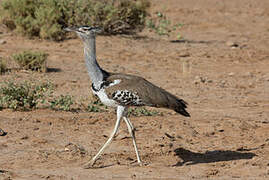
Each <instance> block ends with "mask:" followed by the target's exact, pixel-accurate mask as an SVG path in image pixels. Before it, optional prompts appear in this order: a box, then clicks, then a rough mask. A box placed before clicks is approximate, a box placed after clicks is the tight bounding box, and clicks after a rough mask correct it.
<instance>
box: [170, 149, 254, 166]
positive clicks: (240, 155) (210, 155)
mask: <svg viewBox="0 0 269 180" xmlns="http://www.w3.org/2000/svg"><path fill="white" fill-rule="evenodd" d="M174 152H175V153H176V156H178V157H179V158H180V159H182V160H183V162H182V161H179V162H177V163H176V164H175V165H174V166H183V165H194V164H199V163H212V162H221V161H232V160H239V159H252V158H253V157H254V156H256V154H254V153H251V152H238V151H230V150H215V151H206V152H205V153H196V152H192V151H190V150H186V149H184V148H177V149H175V150H174Z"/></svg>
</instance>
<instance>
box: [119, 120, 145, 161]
mask: <svg viewBox="0 0 269 180" xmlns="http://www.w3.org/2000/svg"><path fill="white" fill-rule="evenodd" d="M123 119H124V121H125V123H126V124H127V128H128V131H129V133H130V135H131V136H132V140H133V144H134V148H135V153H136V158H137V163H138V164H139V165H140V166H142V162H141V159H140V155H139V152H138V149H137V145H136V140H135V134H134V127H133V125H132V123H131V122H130V121H129V119H128V118H127V117H126V116H124V117H123Z"/></svg>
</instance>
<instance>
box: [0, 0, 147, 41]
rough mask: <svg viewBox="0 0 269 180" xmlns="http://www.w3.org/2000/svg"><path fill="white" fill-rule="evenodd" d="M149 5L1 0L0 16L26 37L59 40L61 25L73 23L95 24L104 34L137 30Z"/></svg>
mask: <svg viewBox="0 0 269 180" xmlns="http://www.w3.org/2000/svg"><path fill="white" fill-rule="evenodd" d="M149 6H150V3H149V1H148V0H136V1H133V0H107V1H105V0H101V1H100V0H3V1H2V10H0V12H1V14H0V15H1V16H0V17H2V18H1V20H2V22H3V23H4V24H6V25H7V27H9V28H10V29H14V30H15V31H16V32H19V33H22V34H25V35H27V36H29V37H34V36H36V37H40V38H44V39H52V40H62V39H64V38H65V37H66V33H65V32H63V31H62V28H63V27H66V26H73V25H97V26H100V27H102V28H103V30H104V33H106V34H120V33H127V34H130V33H135V32H137V31H141V30H142V29H143V28H144V26H145V18H146V16H147V9H148V7H149Z"/></svg>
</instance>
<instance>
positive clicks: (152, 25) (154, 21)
mask: <svg viewBox="0 0 269 180" xmlns="http://www.w3.org/2000/svg"><path fill="white" fill-rule="evenodd" d="M146 26H147V28H149V29H150V30H151V31H154V32H155V33H156V34H158V35H160V36H164V35H165V36H169V35H170V33H171V32H173V31H176V30H177V29H178V28H180V27H182V24H172V23H171V21H170V20H169V19H168V18H167V17H166V16H165V15H164V14H163V13H161V12H156V13H155V14H154V16H153V17H151V18H149V19H148V20H147V21H146ZM181 38H182V37H181V34H180V33H178V34H177V39H181Z"/></svg>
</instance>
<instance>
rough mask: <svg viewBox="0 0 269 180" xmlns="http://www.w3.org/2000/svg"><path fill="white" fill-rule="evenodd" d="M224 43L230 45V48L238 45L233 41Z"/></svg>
mask: <svg viewBox="0 0 269 180" xmlns="http://www.w3.org/2000/svg"><path fill="white" fill-rule="evenodd" d="M226 45H227V46H229V47H231V48H236V47H239V45H238V43H236V42H233V41H227V42H226Z"/></svg>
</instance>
